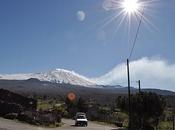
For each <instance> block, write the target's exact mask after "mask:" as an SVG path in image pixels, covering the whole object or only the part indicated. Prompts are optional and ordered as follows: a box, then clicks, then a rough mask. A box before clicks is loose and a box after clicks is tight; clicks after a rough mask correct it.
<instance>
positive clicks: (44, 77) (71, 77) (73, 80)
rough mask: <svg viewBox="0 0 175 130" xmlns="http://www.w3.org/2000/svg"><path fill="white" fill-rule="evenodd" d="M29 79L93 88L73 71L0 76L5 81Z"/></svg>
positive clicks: (92, 83) (62, 70)
mask: <svg viewBox="0 0 175 130" xmlns="http://www.w3.org/2000/svg"><path fill="white" fill-rule="evenodd" d="M30 78H36V79H39V80H41V81H49V82H54V83H69V84H73V85H81V86H94V85H96V84H95V83H94V82H93V81H91V80H89V79H88V78H86V77H84V76H81V75H79V74H77V73H75V72H74V71H68V70H64V69H55V70H52V71H49V72H43V73H27V74H3V75H0V79H7V80H27V79H30Z"/></svg>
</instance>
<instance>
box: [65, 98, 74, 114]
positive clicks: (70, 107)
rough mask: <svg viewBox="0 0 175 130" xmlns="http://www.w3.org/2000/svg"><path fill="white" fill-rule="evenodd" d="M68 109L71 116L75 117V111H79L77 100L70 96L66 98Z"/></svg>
mask: <svg viewBox="0 0 175 130" xmlns="http://www.w3.org/2000/svg"><path fill="white" fill-rule="evenodd" d="M65 103H66V110H67V112H68V114H69V116H70V117H74V116H75V113H76V112H77V102H76V100H70V99H69V98H66V101H65Z"/></svg>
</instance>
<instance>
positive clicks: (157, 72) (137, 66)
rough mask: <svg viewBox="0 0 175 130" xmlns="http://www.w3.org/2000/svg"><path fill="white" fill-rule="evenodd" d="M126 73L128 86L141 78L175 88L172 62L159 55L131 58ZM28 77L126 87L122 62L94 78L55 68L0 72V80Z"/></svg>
mask: <svg viewBox="0 0 175 130" xmlns="http://www.w3.org/2000/svg"><path fill="white" fill-rule="evenodd" d="M130 75H131V86H133V87H137V86H138V84H137V81H138V80H141V87H142V88H152V89H155V88H156V89H162V90H170V91H175V89H174V84H175V78H174V77H175V64H170V63H168V62H167V61H165V60H163V59H161V58H148V57H144V58H141V59H138V60H135V61H131V62H130ZM30 78H36V79H39V80H40V81H49V82H54V83H69V84H73V85H80V86H88V87H92V86H93V87H94V86H96V85H98V86H99V85H102V86H103V85H105V86H110V87H114V86H117V85H120V86H123V87H126V86H127V72H126V64H125V63H122V64H119V65H117V66H116V67H114V69H112V70H111V71H109V72H108V73H106V74H104V75H102V76H100V77H96V78H87V77H85V76H82V75H80V74H77V73H75V72H74V71H69V70H65V69H55V70H52V71H48V72H41V73H26V74H2V75H0V79H7V80H27V79H30ZM96 87H97V86H96Z"/></svg>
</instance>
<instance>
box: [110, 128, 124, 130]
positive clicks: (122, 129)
mask: <svg viewBox="0 0 175 130" xmlns="http://www.w3.org/2000/svg"><path fill="white" fill-rule="evenodd" d="M111 130H126V129H124V128H114V129H111Z"/></svg>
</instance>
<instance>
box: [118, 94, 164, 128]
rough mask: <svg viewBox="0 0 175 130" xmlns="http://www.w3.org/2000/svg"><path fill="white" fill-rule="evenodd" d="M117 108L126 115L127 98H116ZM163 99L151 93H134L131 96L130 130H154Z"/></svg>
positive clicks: (161, 109) (162, 105) (162, 108)
mask: <svg viewBox="0 0 175 130" xmlns="http://www.w3.org/2000/svg"><path fill="white" fill-rule="evenodd" d="M117 106H118V107H119V108H120V109H121V110H122V111H123V112H126V113H128V98H127V97H118V98H117ZM165 106H166V102H165V99H164V98H163V97H162V96H160V95H157V94H156V93H151V92H141V93H136V94H135V95H132V96H131V129H133V130H139V129H140V130H154V127H155V126H157V125H158V122H159V118H160V116H161V115H162V114H163V111H164V109H165Z"/></svg>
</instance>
